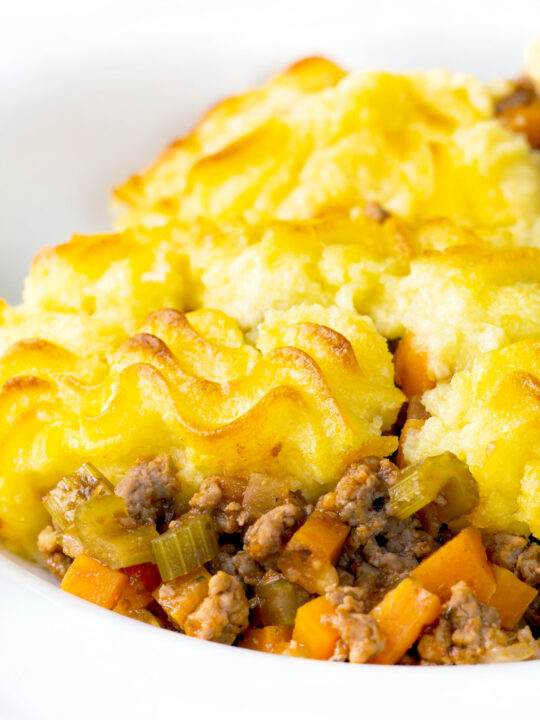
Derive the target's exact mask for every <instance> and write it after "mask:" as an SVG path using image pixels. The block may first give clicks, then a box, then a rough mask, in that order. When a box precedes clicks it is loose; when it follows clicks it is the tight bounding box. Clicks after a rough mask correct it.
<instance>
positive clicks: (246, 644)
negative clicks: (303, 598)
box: [240, 625, 292, 655]
mask: <svg viewBox="0 0 540 720" xmlns="http://www.w3.org/2000/svg"><path fill="white" fill-rule="evenodd" d="M291 637H292V629H291V628H290V627H285V626H283V625H267V626H266V627H263V628H249V630H246V632H245V633H244V637H243V639H242V641H241V642H240V647H243V648H247V649H249V650H259V651H260V652H266V653H273V654H275V655H282V654H283V652H285V651H286V650H288V648H289V642H290V640H291Z"/></svg>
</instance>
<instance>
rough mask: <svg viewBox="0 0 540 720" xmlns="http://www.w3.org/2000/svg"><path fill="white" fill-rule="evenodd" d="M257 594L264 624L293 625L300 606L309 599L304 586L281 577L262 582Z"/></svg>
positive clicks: (258, 586)
mask: <svg viewBox="0 0 540 720" xmlns="http://www.w3.org/2000/svg"><path fill="white" fill-rule="evenodd" d="M256 594H257V600H258V603H259V610H260V615H261V620H262V622H263V623H264V625H283V626H286V627H292V626H293V625H294V621H295V619H296V612H297V610H298V608H299V607H301V606H302V605H304V604H305V603H306V602H307V601H308V600H309V593H308V592H307V591H306V590H304V588H302V587H300V585H297V584H296V583H292V582H289V580H286V579H285V578H281V577H276V579H272V580H268V581H263V582H260V583H259V584H258V585H257V588H256Z"/></svg>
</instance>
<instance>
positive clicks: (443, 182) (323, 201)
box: [116, 60, 540, 245]
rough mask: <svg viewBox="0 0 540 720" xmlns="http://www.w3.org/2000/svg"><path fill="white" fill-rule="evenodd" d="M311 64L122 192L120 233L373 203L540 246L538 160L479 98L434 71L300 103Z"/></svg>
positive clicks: (370, 79) (342, 82)
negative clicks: (505, 231) (506, 233)
mask: <svg viewBox="0 0 540 720" xmlns="http://www.w3.org/2000/svg"><path fill="white" fill-rule="evenodd" d="M312 62H314V61H305V63H304V65H303V69H304V74H303V76H302V79H301V80H300V79H299V78H298V77H297V76H296V74H295V73H294V72H293V73H290V72H289V73H286V74H285V75H284V76H281V77H278V78H277V79H275V80H274V81H273V82H272V83H270V84H269V85H268V86H266V87H265V88H262V89H260V90H256V91H252V92H251V93H248V94H246V95H244V96H241V97H240V98H234V99H233V100H232V101H226V102H225V103H224V104H222V105H220V106H218V107H217V108H216V109H214V110H213V111H211V112H210V113H209V115H207V116H206V117H205V118H204V119H203V120H202V122H201V123H200V124H199V125H198V126H197V127H196V128H195V129H194V131H193V132H192V133H191V134H189V135H188V136H186V137H185V138H183V139H182V140H179V141H178V142H177V143H175V144H174V145H173V146H172V147H171V148H169V150H168V151H167V152H166V153H165V154H164V155H163V156H162V157H161V158H160V159H159V160H158V161H157V162H156V163H155V164H154V165H153V166H152V167H151V168H150V169H149V170H148V171H146V172H144V173H142V174H140V175H137V176H135V177H134V178H132V179H130V180H129V181H128V182H127V183H126V184H125V185H124V186H123V187H121V188H119V189H118V190H117V191H116V197H117V199H119V200H120V201H121V202H122V203H123V204H124V213H123V214H122V216H121V218H120V220H119V224H120V227H126V226H136V225H138V224H140V223H141V222H142V223H144V224H147V225H154V224H163V223H164V222H166V220H167V219H169V218H170V217H179V218H181V219H183V220H186V221H188V222H191V221H193V220H194V219H195V218H198V217H206V218H212V219H214V220H223V219H233V218H238V217H244V218H246V219H247V220H248V221H249V222H250V223H257V222H260V221H262V222H267V221H268V220H269V219H271V218H278V219H306V218H312V217H316V216H318V215H321V214H325V213H327V212H328V211H333V210H336V209H338V208H350V207H354V206H363V205H364V204H365V203H366V202H369V201H375V202H378V203H380V204H382V205H383V206H384V207H386V208H387V209H388V210H390V211H391V212H392V213H394V214H396V215H398V216H400V217H401V218H402V219H406V220H409V221H422V220H425V219H429V218H437V217H444V218H447V219H451V220H453V221H455V222H457V223H459V224H463V225H465V226H467V227H471V228H476V229H480V228H482V229H487V230H496V229H500V228H509V229H511V230H512V232H513V233H514V235H515V237H516V242H517V243H518V244H526V245H531V244H532V245H534V244H536V245H540V224H539V222H538V214H539V212H540V158H538V157H537V156H535V155H534V154H533V153H531V152H530V150H529V148H528V146H527V144H526V142H525V140H524V139H523V138H522V137H520V136H519V135H516V134H515V133H512V132H511V131H510V130H508V129H506V128H504V127H502V126H501V125H500V123H499V122H498V121H497V120H495V119H493V97H492V94H491V90H490V89H489V88H488V87H486V86H483V85H482V84H480V83H479V82H477V81H475V80H474V79H472V78H470V77H467V76H463V75H452V74H449V73H445V72H442V71H430V72H418V73H411V74H409V75H392V74H389V73H381V72H370V73H352V74H350V75H345V76H344V75H343V74H342V73H341V74H340V72H338V71H337V70H335V69H333V70H332V71H330V72H328V73H326V74H325V77H326V78H327V80H328V81H327V82H325V83H321V82H319V83H315V84H313V83H311V84H310V86H309V92H306V91H305V87H304V84H305V82H306V78H307V77H308V76H309V75H310V74H311V73H312V74H313V76H314V77H315V78H318V77H319V76H320V64H321V62H322V61H320V60H317V61H315V62H314V65H313V66H312V65H311V63H312ZM284 78H285V79H286V80H287V93H286V94H285V95H284V94H283V92H282V85H283V82H284ZM295 84H296V86H297V87H296V91H294V90H293V89H292V88H293V86H294V85H295ZM255 101H256V102H258V103H259V105H257V111H256V112H255V111H254V103H255Z"/></svg>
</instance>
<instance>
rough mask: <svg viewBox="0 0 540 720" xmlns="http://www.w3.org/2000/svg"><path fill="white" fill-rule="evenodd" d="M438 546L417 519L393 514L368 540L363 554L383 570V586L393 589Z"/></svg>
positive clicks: (371, 563) (368, 560) (380, 580)
mask: <svg viewBox="0 0 540 720" xmlns="http://www.w3.org/2000/svg"><path fill="white" fill-rule="evenodd" d="M437 547H438V545H437V543H436V542H435V540H434V539H433V538H432V537H431V536H430V535H428V533H426V532H425V531H424V530H423V529H422V527H421V525H420V522H419V521H418V520H417V519H416V518H408V519H407V520H399V519H398V518H393V517H392V518H388V520H387V522H386V524H385V526H384V528H383V529H382V531H381V532H380V533H379V534H378V535H376V536H375V537H371V538H370V539H369V540H368V541H367V543H366V544H365V545H364V547H363V549H362V554H363V556H364V557H365V559H366V560H367V562H368V563H369V564H370V565H372V566H373V567H375V568H377V569H378V570H380V571H381V572H382V578H379V586H380V587H384V588H385V589H390V588H391V587H393V586H394V585H397V584H398V582H400V581H401V580H402V579H403V578H404V577H405V576H406V575H407V574H408V573H409V572H410V571H411V570H414V568H415V567H416V566H417V565H418V563H419V562H420V560H422V559H423V558H425V557H427V556H428V555H431V553H432V552H434V551H435V550H436V549H437Z"/></svg>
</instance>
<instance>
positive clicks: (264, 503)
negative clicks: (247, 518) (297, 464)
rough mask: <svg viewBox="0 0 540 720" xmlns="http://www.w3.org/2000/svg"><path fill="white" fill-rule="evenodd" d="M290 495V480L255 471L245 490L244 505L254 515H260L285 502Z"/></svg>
mask: <svg viewBox="0 0 540 720" xmlns="http://www.w3.org/2000/svg"><path fill="white" fill-rule="evenodd" d="M288 497H289V481H288V480H285V479H283V478H276V477H268V476H266V475H260V474H259V473H254V474H253V475H251V477H250V479H249V482H248V484H247V487H246V490H245V492H244V497H243V506H244V507H245V509H246V510H247V511H248V512H250V513H251V514H252V515H253V516H254V517H260V516H261V515H264V514H265V513H267V512H268V511H269V510H272V509H273V508H275V507H277V506H278V505H281V504H282V503H284V502H285V501H286V500H287V498H288Z"/></svg>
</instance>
